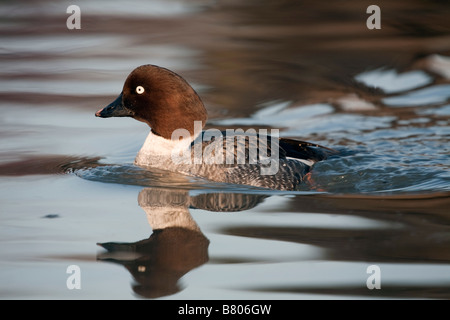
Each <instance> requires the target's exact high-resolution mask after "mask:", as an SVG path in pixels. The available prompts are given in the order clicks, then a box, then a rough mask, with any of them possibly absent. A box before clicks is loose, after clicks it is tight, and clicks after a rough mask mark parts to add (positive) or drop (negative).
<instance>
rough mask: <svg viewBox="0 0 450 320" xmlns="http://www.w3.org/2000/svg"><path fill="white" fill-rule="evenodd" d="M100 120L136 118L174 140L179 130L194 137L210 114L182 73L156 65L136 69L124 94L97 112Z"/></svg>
mask: <svg viewBox="0 0 450 320" xmlns="http://www.w3.org/2000/svg"><path fill="white" fill-rule="evenodd" d="M95 115H96V116H97V117H101V118H110V117H132V118H134V119H136V120H139V121H143V122H145V123H147V124H148V125H149V126H150V128H151V129H152V132H153V133H155V134H157V135H159V136H161V137H163V138H166V139H171V136H172V133H173V132H174V131H175V130H177V129H186V130H188V131H189V132H190V133H191V136H194V122H195V121H201V122H202V125H205V122H206V119H207V112H206V109H205V107H204V105H203V102H202V101H201V99H200V97H199V96H198V94H197V93H196V92H195V90H194V89H193V88H192V87H191V86H190V85H189V84H188V83H187V82H186V81H185V80H184V79H183V78H182V77H181V76H179V75H178V74H176V73H174V72H172V71H170V70H168V69H165V68H161V67H158V66H155V65H143V66H140V67H138V68H136V69H134V70H133V71H132V72H131V73H130V75H129V76H128V78H127V79H126V80H125V84H124V86H123V89H122V92H121V94H120V95H119V96H118V97H117V99H116V100H114V101H113V102H112V103H110V104H109V105H108V106H106V107H104V108H103V109H100V110H99V111H97V112H96V113H95Z"/></svg>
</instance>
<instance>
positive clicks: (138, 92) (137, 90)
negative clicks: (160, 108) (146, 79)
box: [136, 86, 145, 94]
mask: <svg viewBox="0 0 450 320" xmlns="http://www.w3.org/2000/svg"><path fill="white" fill-rule="evenodd" d="M144 91H145V90H144V87H142V86H137V87H136V93H137V94H143V93H144Z"/></svg>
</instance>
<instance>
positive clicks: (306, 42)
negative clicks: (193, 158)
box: [0, 0, 450, 299]
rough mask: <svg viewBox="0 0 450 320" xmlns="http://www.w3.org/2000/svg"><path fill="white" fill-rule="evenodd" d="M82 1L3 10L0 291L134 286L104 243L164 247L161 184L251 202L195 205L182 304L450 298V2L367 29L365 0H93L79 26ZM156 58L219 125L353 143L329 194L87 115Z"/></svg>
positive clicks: (412, 7)
mask: <svg viewBox="0 0 450 320" xmlns="http://www.w3.org/2000/svg"><path fill="white" fill-rule="evenodd" d="M71 4H74V3H72V2H70V1H63V2H50V1H33V2H27V5H26V6H23V5H21V4H20V3H13V2H8V3H2V4H1V5H0V13H2V17H4V18H3V19H2V20H1V21H0V70H1V71H0V95H1V98H2V99H0V110H1V113H2V116H1V117H0V136H1V137H2V139H0V173H1V174H2V175H1V176H0V190H2V192H0V203H1V210H0V211H1V215H0V241H1V243H2V245H1V246H0V256H1V257H2V258H1V259H0V270H1V271H0V283H2V284H6V285H2V286H1V289H0V296H1V297H4V298H15V297H17V298H19V299H20V298H42V299H47V298H48V299H54V298H55V297H56V298H64V299H65V298H67V299H73V298H82V299H98V298H105V299H107V298H111V299H116V298H126V299H127V298H131V299H133V298H137V297H138V296H136V295H133V293H132V291H133V290H132V289H130V288H133V286H134V285H135V284H136V283H135V281H134V280H133V274H130V272H132V271H130V272H127V271H126V270H125V269H124V268H123V267H122V266H120V265H117V264H114V263H101V262H98V261H96V259H97V258H98V257H109V258H111V257H112V256H114V255H108V254H109V253H108V252H105V250H103V249H101V248H99V247H97V246H96V245H95V244H96V243H98V242H100V243H109V242H113V241H117V242H121V243H135V242H139V241H141V240H144V244H148V243H147V242H145V240H148V241H149V242H150V243H152V242H156V243H158V242H159V243H161V238H158V237H157V236H156V235H155V236H153V238H152V235H154V231H155V230H153V227H154V225H155V224H154V221H155V220H150V221H152V222H150V221H149V220H148V219H147V216H146V214H147V213H146V212H143V210H142V208H141V207H140V206H139V204H142V202H141V203H138V202H137V201H136V200H137V197H138V194H139V193H140V192H141V191H142V188H143V187H148V186H150V187H151V188H153V189H156V188H167V189H168V191H167V192H168V193H171V192H174V193H176V190H179V188H182V189H183V190H184V191H187V190H190V191H189V196H190V197H191V198H197V199H200V200H202V201H203V202H204V203H208V198H209V195H211V194H214V193H220V192H226V193H229V194H232V195H235V194H236V193H239V194H241V195H245V196H246V197H247V198H245V199H246V200H245V201H244V202H246V203H248V204H252V203H253V204H256V203H257V205H255V206H254V207H252V208H249V209H248V210H243V211H238V212H226V213H225V212H211V210H207V209H205V208H201V206H200V205H199V203H197V205H192V206H189V211H188V213H189V214H190V215H191V218H192V221H194V222H195V224H196V225H197V226H198V227H199V229H200V230H201V232H202V233H203V235H204V236H205V237H206V238H207V239H208V240H209V241H210V244H209V246H208V259H209V260H208V261H207V262H205V261H203V260H202V263H203V262H204V263H203V264H201V265H199V266H198V267H195V268H192V269H190V270H189V271H187V272H186V273H185V274H184V275H183V276H182V277H181V278H180V279H179V281H178V282H177V283H178V285H179V286H180V289H181V290H180V291H178V293H175V294H173V295H168V296H166V297H167V298H169V299H197V298H198V299H226V298H230V299H238V298H245V299H259V298H264V299H298V298H308V299H310V298H317V297H318V298H346V297H356V298H376V297H387V298H399V297H406V298H422V297H428V298H448V297H449V296H450V295H449V292H450V290H449V283H448V279H449V268H448V261H449V260H450V257H449V256H448V252H450V251H449V250H448V249H449V237H448V234H449V232H448V231H449V230H448V228H447V226H448V225H449V224H448V213H447V212H448V207H449V204H448V194H447V193H445V192H448V190H449V185H450V184H449V181H450V180H449V178H450V177H449V173H448V172H449V171H448V165H449V163H448V160H449V158H448V136H450V131H449V130H450V128H449V124H448V115H449V114H450V109H449V108H450V106H449V99H450V96H449V92H450V87H449V83H448V80H449V74H450V64H449V61H450V52H449V49H450V48H449V47H448V43H450V42H449V41H447V40H448V32H447V31H446V30H448V27H447V24H448V18H447V17H448V14H447V12H446V11H445V10H448V9H446V8H447V7H448V6H447V7H444V6H440V5H439V4H438V3H435V4H434V5H433V6H430V5H429V4H428V3H426V4H425V3H423V2H422V1H408V2H405V3H402V2H396V3H395V4H393V3H392V2H386V3H383V4H381V7H382V12H383V13H382V14H383V15H384V16H383V20H382V21H383V22H382V24H383V27H382V29H381V30H379V31H374V32H372V31H371V32H370V33H368V31H367V29H366V28H365V19H366V14H365V9H366V8H362V7H361V2H358V1H353V2H352V1H348V2H346V3H345V4H339V6H334V5H333V4H332V3H330V4H328V5H327V6H323V5H322V4H315V3H313V2H311V3H310V4H308V9H309V10H305V8H303V7H302V8H299V7H297V6H295V5H293V4H291V5H289V1H287V2H284V1H283V2H273V3H271V4H269V3H268V2H267V3H265V2H264V1H263V2H261V1H257V3H256V2H255V4H252V3H246V4H244V3H242V2H236V3H231V4H225V3H220V2H209V1H186V2H185V1H145V2H142V1H139V2H137V1H131V2H127V3H126V5H124V3H121V2H114V3H109V4H108V6H105V4H104V3H103V2H99V1H88V0H84V1H83V0H82V1H78V2H77V5H79V6H80V8H81V10H82V30H80V31H68V30H67V29H66V26H65V22H66V21H65V20H66V18H67V17H68V14H67V13H66V8H67V6H68V5H71ZM405 4H407V6H408V10H406V11H405V10H399V9H398V8H400V9H401V8H402V6H404V5H405ZM423 6H426V8H427V13H428V14H427V15H423V8H424V7H423ZM434 6H436V7H434ZM110 17H111V18H110ZM419 17H420V18H419ZM361 21H362V23H361ZM145 63H153V64H158V65H162V66H165V67H168V68H169V69H173V70H174V71H176V72H178V73H180V74H181V75H183V76H184V77H186V79H187V80H188V81H189V82H190V83H192V84H193V85H194V87H195V88H196V89H197V90H198V92H199V94H200V95H201V96H202V98H203V100H204V101H205V104H206V105H207V108H208V111H209V113H210V121H209V123H208V125H209V127H215V126H217V127H221V128H224V127H232V128H236V127H238V128H239V127H240V126H242V127H243V128H244V129H246V128H248V127H252V128H253V127H254V128H258V127H260V126H263V127H269V128H279V129H280V135H281V136H289V137H294V138H299V139H303V140H307V141H311V142H317V143H320V144H323V145H326V146H330V147H333V148H338V149H339V150H341V151H343V155H342V157H339V158H333V159H330V160H329V161H326V162H322V163H319V164H317V165H316V167H315V169H314V171H313V173H314V175H313V178H314V181H315V183H316V184H317V185H318V187H320V188H321V189H326V191H328V192H329V194H326V193H322V192H317V191H315V190H313V191H311V190H304V191H301V192H292V193H280V192H274V191H270V190H269V191H267V190H263V191H262V190H255V189H253V188H247V187H242V186H230V185H220V184H211V183H209V182H207V181H204V180H201V179H193V178H192V179H191V178H186V177H180V176H176V175H173V176H172V175H169V174H167V173H166V172H161V171H157V170H155V171H145V170H143V169H141V168H137V167H135V166H133V165H132V162H133V160H134V156H135V154H136V152H137V150H138V149H139V148H140V146H141V145H142V143H143V140H144V138H145V136H146V134H147V133H148V128H147V127H146V126H145V125H144V124H142V123H138V122H136V121H133V120H131V119H110V120H108V121H102V120H100V119H97V118H95V117H94V112H95V111H96V110H98V109H99V108H100V107H103V106H104V104H105V103H108V102H110V101H111V98H112V97H115V96H117V94H118V93H119V92H120V90H121V88H122V85H123V81H124V80H125V77H126V76H127V75H128V73H129V72H130V71H131V70H132V69H133V68H134V67H136V66H138V65H141V64H145ZM99 158H102V159H99ZM16 161H17V162H16ZM21 161H22V162H21ZM23 166H27V168H23ZM325 187H326V188H325ZM367 193H369V194H371V195H367ZM372 195H375V196H372ZM251 196H257V197H259V196H261V197H262V198H264V199H263V200H262V201H259V202H252V201H251V200H250V198H251ZM200 200H198V201H200ZM238 204H239V201H238V197H234V198H232V200H231V204H230V207H233V205H234V206H237V205H238ZM224 206H225V205H224ZM153 209H154V208H152V209H151V210H149V211H150V213H156V212H157V211H158V210H153ZM144 211H145V210H144ZM50 217H53V218H52V219H50ZM149 222H150V224H149ZM166 222H167V221H166ZM152 224H153V225H152ZM155 228H156V227H155ZM165 234H166V235H168V234H171V233H170V232H169V233H167V232H166V233H165ZM186 234H187V233H185V235H186ZM162 235H164V233H162ZM169 238H170V237H169ZM150 239H151V240H150ZM155 239H156V240H157V241H154V240H155ZM162 242H163V241H162ZM141 244H142V243H141ZM175 247H177V246H175ZM178 247H179V248H180V247H182V246H178ZM125 256H126V254H124V255H122V256H121V255H120V254H119V255H115V258H119V257H122V258H123V257H125ZM149 256H151V255H148V257H149ZM133 257H134V258H135V257H136V256H133V255H128V256H127V258H128V259H129V260H132V259H133ZM148 261H150V262H152V261H151V259H150V260H147V262H148ZM128 262H129V261H128ZM128 262H127V263H128ZM152 263H153V262H152ZM70 264H77V265H79V266H80V268H81V270H82V290H80V291H69V290H67V288H66V286H65V282H66V279H67V276H68V275H67V274H66V273H65V271H66V268H67V266H68V265H70ZM369 264H377V265H379V266H380V267H381V270H382V288H383V289H384V290H381V291H378V292H374V291H368V290H367V288H366V287H365V282H366V280H367V276H368V275H367V273H366V269H367V266H368V265H369ZM193 265H195V264H193ZM193 265H192V266H193ZM139 266H140V268H139ZM163 269H168V268H163ZM130 270H133V269H130ZM136 270H137V271H139V270H140V271H143V270H149V269H148V268H143V267H142V265H137V269H136ZM183 272H184V271H183ZM141 280H142V279H141Z"/></svg>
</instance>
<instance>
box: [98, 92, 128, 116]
mask: <svg viewBox="0 0 450 320" xmlns="http://www.w3.org/2000/svg"><path fill="white" fill-rule="evenodd" d="M95 116H96V117H100V118H111V117H132V116H133V111H131V110H130V109H128V108H126V107H125V106H124V105H123V102H122V94H120V95H119V96H118V97H117V99H116V100H114V101H113V102H111V103H110V104H109V105H107V106H106V107H104V108H103V109H100V110H98V111H97V112H96V113H95Z"/></svg>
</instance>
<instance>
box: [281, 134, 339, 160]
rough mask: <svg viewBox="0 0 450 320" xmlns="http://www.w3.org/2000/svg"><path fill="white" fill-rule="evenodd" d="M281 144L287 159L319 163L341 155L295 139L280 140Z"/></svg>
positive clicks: (329, 149)
mask: <svg viewBox="0 0 450 320" xmlns="http://www.w3.org/2000/svg"><path fill="white" fill-rule="evenodd" d="M279 144H280V149H282V150H283V151H284V155H285V157H286V158H294V159H303V160H310V161H314V162H318V161H322V160H325V159H326V158H328V157H329V156H332V155H336V154H338V153H339V152H338V151H336V150H333V149H331V148H327V147H324V146H321V145H319V144H314V143H311V142H306V141H301V140H295V139H288V138H280V142H279Z"/></svg>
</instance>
